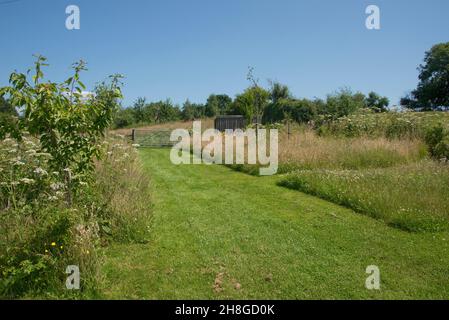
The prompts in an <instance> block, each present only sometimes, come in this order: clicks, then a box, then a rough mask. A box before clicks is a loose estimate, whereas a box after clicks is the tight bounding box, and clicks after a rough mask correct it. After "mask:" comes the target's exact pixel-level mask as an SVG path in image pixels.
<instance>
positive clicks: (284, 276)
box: [103, 149, 449, 299]
mask: <svg viewBox="0 0 449 320" xmlns="http://www.w3.org/2000/svg"><path fill="white" fill-rule="evenodd" d="M141 157H142V160H143V163H144V166H145V168H146V170H148V173H149V174H150V175H151V178H152V189H153V193H152V195H151V198H150V195H149V198H148V203H149V205H150V203H152V205H153V206H154V221H153V229H152V230H153V231H152V232H153V236H152V238H153V240H152V241H151V242H150V243H148V244H145V245H118V246H113V247H111V248H110V249H108V251H107V252H106V256H107V258H106V262H105V265H104V267H103V276H104V277H105V285H104V288H103V294H104V297H105V298H132V299H136V298H137V299H228V298H231V299H305V298H320V299H323V298H325V299H334V298H342V299H351V298H375V299H377V298H379V299H380V298H443V299H447V298H449V278H448V277H447V274H448V269H449V234H447V233H444V234H443V233H440V234H410V233H406V232H403V231H400V230H396V229H393V228H390V227H388V226H386V225H385V224H384V223H382V222H380V221H376V220H374V219H371V218H369V217H366V216H363V215H359V214H357V213H355V212H353V211H351V210H348V209H345V208H342V207H340V206H337V205H334V204H332V203H329V202H326V201H323V200H320V199H318V198H315V197H311V196H308V195H305V194H302V193H300V192H297V191H293V190H288V189H285V188H282V187H279V186H277V185H276V180H277V179H278V178H277V177H267V178H258V177H253V176H249V175H245V174H242V173H239V172H234V171H232V170H230V169H228V168H226V167H223V166H206V165H200V166H198V165H185V166H175V165H173V164H171V163H170V160H169V150H162V149H161V150H159V149H144V150H142V151H141ZM368 265H377V266H379V268H380V271H381V290H380V291H369V290H367V289H366V288H365V279H366V277H367V276H368V275H367V274H365V270H366V267H367V266H368Z"/></svg>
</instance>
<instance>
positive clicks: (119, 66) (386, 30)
mask: <svg viewBox="0 0 449 320" xmlns="http://www.w3.org/2000/svg"><path fill="white" fill-rule="evenodd" d="M5 1H6V0H0V36H1V43H2V44H1V53H0V58H1V59H0V85H6V84H7V80H8V75H9V73H10V72H12V71H14V70H19V71H26V69H27V68H28V67H29V66H31V65H32V62H33V58H32V54H34V53H40V54H42V55H45V56H46V57H47V58H48V59H49V63H50V64H51V66H50V68H49V69H48V70H47V71H46V75H47V76H48V77H49V78H50V79H51V80H55V81H60V80H63V79H65V78H66V77H67V76H68V75H69V74H70V69H69V66H70V65H71V63H72V62H74V61H76V60H78V59H80V58H82V59H84V60H86V61H87V62H88V67H89V71H88V72H87V73H85V74H84V75H83V78H82V79H83V80H84V82H85V83H86V84H87V85H88V87H90V88H92V86H93V85H94V84H95V83H96V82H98V81H101V80H103V79H104V78H106V77H107V76H108V75H109V74H112V73H122V74H124V75H125V76H126V79H125V81H124V82H125V87H124V94H125V100H124V105H125V106H127V105H130V104H131V103H132V102H133V101H134V100H135V99H136V98H137V97H139V96H145V97H147V98H148V99H149V100H159V99H166V98H171V99H172V100H173V101H174V102H176V103H182V102H183V101H184V100H185V99H187V98H189V99H190V100H191V101H194V102H204V101H205V100H206V98H207V96H208V95H209V94H210V93H226V94H228V95H230V96H235V94H237V93H239V92H241V91H243V89H244V88H245V87H247V86H248V82H247V80H246V73H247V68H248V66H253V67H254V68H255V74H256V76H257V77H258V78H259V79H260V81H261V84H262V85H266V86H268V83H267V79H272V80H277V81H280V82H282V83H285V84H287V85H289V87H290V89H291V91H292V92H293V94H294V95H295V96H297V97H307V98H313V97H325V95H326V94H327V93H330V92H333V91H335V90H337V89H338V88H342V87H345V86H347V87H351V88H352V89H353V90H355V91H361V92H364V93H367V92H368V91H370V90H374V91H377V92H379V93H381V94H383V95H386V96H388V97H389V98H390V99H391V103H392V104H397V103H398V100H399V98H400V97H401V96H402V95H404V93H406V92H407V91H408V90H411V89H413V88H414V87H416V84H417V76H418V72H417V70H416V68H417V66H418V65H419V64H420V63H421V61H422V59H423V57H424V52H425V51H426V50H428V49H429V48H430V47H431V46H432V45H434V44H436V43H439V42H447V41H449V1H447V0H427V1H424V0H423V1H410V0H388V1H386V0H371V1H364V0H340V1H337V0H314V1H312V0H309V1H301V0H220V1H217V0H157V1H156V0H147V1H145V0H70V1H66V0H20V1H17V2H13V3H9V4H1V3H2V2H5ZM70 4H76V5H78V6H79V8H80V10H81V29H80V30H73V31H69V30H67V29H66V28H65V20H66V17H67V15H66V14H65V8H66V6H68V5H70ZM370 4H375V5H378V6H379V7H380V10H381V30H379V31H373V30H367V29H366V28H365V19H366V14H365V8H366V7H367V6H368V5H370Z"/></svg>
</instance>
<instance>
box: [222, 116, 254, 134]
mask: <svg viewBox="0 0 449 320" xmlns="http://www.w3.org/2000/svg"><path fill="white" fill-rule="evenodd" d="M246 124H247V123H246V119H245V117H244V116H218V117H217V118H215V129H217V130H218V131H225V130H226V129H232V130H236V129H242V130H243V129H245V127H246Z"/></svg>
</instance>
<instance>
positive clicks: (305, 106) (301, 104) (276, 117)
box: [263, 99, 317, 123]
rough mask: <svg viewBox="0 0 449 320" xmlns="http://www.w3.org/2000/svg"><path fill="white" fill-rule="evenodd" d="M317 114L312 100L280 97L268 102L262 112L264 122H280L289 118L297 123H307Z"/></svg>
mask: <svg viewBox="0 0 449 320" xmlns="http://www.w3.org/2000/svg"><path fill="white" fill-rule="evenodd" d="M316 115H317V107H316V104H315V103H314V101H311V100H308V99H280V100H277V102H276V103H270V104H269V106H268V107H267V109H266V110H265V112H264V118H263V119H264V123H267V122H270V123H274V122H280V121H282V120H285V119H290V120H293V121H296V122H298V123H307V122H309V121H311V120H313V119H314V118H315V117H316Z"/></svg>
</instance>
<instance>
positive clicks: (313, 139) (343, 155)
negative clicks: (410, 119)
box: [279, 129, 427, 173]
mask: <svg viewBox="0 0 449 320" xmlns="http://www.w3.org/2000/svg"><path fill="white" fill-rule="evenodd" d="M426 154H427V152H426V146H425V145H424V144H423V143H422V142H420V141H419V140H411V139H402V140H399V139H386V138H383V137H378V138H368V137H357V138H338V137H331V136H326V137H322V136H318V135H317V134H316V133H315V132H314V131H312V130H308V129H306V130H301V131H300V132H296V133H295V134H292V135H290V136H288V135H287V134H286V133H282V134H281V136H280V147H279V163H280V170H279V172H280V173H286V172H290V171H293V170H297V169H304V170H311V169H318V168H324V169H363V168H386V167H391V166H394V165H398V164H405V163H411V162H415V161H418V160H420V159H422V158H424V157H425V156H426Z"/></svg>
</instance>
